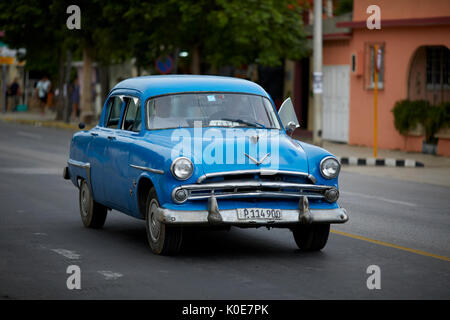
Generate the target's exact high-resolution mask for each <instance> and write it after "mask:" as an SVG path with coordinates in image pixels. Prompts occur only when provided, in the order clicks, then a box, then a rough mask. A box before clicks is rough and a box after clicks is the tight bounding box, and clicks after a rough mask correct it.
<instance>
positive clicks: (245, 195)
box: [187, 191, 324, 200]
mask: <svg viewBox="0 0 450 320" xmlns="http://www.w3.org/2000/svg"><path fill="white" fill-rule="evenodd" d="M213 195H214V197H216V198H218V199H220V198H227V199H231V198H301V197H303V196H306V197H308V198H313V199H323V198H324V196H323V195H319V194H311V195H310V194H303V193H292V192H268V191H262V192H257V191H255V192H245V193H221V194H213ZM211 196H212V194H210V195H200V196H188V199H187V200H202V199H209V198H211Z"/></svg>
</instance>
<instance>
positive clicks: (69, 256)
mask: <svg viewBox="0 0 450 320" xmlns="http://www.w3.org/2000/svg"><path fill="white" fill-rule="evenodd" d="M52 251H53V252H56V253H57V254H60V255H62V256H63V257H66V258H67V259H70V260H79V259H80V257H81V255H80V254H78V253H76V252H75V251H71V250H67V249H52Z"/></svg>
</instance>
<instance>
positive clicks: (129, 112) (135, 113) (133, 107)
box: [122, 98, 142, 132]
mask: <svg viewBox="0 0 450 320" xmlns="http://www.w3.org/2000/svg"><path fill="white" fill-rule="evenodd" d="M125 102H126V106H127V107H126V114H125V119H124V121H123V125H122V129H123V130H127V131H134V132H139V131H141V123H142V120H141V105H140V103H139V99H137V98H125Z"/></svg>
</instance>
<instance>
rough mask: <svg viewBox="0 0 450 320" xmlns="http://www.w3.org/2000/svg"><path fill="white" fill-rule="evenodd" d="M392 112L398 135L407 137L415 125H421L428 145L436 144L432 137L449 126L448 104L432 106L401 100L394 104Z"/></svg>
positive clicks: (449, 107)
mask: <svg viewBox="0 0 450 320" xmlns="http://www.w3.org/2000/svg"><path fill="white" fill-rule="evenodd" d="M392 112H393V114H394V125H395V128H396V129H397V130H398V132H400V134H403V135H407V134H408V132H409V131H410V130H413V129H415V128H416V126H417V125H422V126H423V128H424V130H425V141H426V142H428V143H436V141H437V139H436V138H435V136H434V135H435V134H436V133H437V132H438V131H439V130H440V129H442V128H444V127H449V126H450V102H444V103H442V104H440V105H437V106H433V105H430V103H429V102H428V101H426V100H415V101H411V100H401V101H398V102H396V103H395V106H394V108H393V109H392Z"/></svg>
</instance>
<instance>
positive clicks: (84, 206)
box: [81, 183, 90, 217]
mask: <svg viewBox="0 0 450 320" xmlns="http://www.w3.org/2000/svg"><path fill="white" fill-rule="evenodd" d="M89 196H90V195H89V189H88V188H87V184H86V183H83V185H82V187H81V214H82V216H83V217H87V215H88V212H89Z"/></svg>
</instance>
